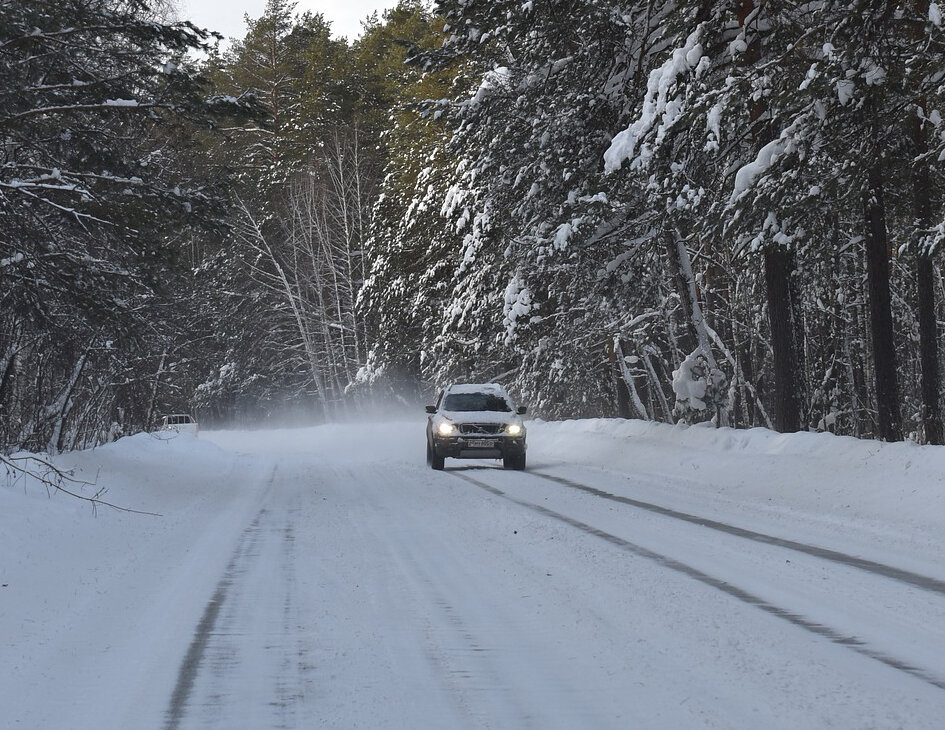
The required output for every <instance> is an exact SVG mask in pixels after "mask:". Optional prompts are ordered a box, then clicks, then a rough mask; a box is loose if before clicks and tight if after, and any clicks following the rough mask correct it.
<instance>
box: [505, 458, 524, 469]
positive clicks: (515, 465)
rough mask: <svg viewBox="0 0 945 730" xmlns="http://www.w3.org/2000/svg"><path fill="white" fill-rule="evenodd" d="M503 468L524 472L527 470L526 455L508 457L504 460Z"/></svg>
mask: <svg viewBox="0 0 945 730" xmlns="http://www.w3.org/2000/svg"><path fill="white" fill-rule="evenodd" d="M502 466H503V467H505V468H506V469H515V470H516V471H523V470H524V469H525V454H518V455H517V456H506V457H505V458H504V459H502Z"/></svg>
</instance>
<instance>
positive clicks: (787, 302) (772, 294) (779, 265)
mask: <svg viewBox="0 0 945 730" xmlns="http://www.w3.org/2000/svg"><path fill="white" fill-rule="evenodd" d="M764 256H765V286H766V289H767V298H768V319H769V320H770V323H771V347H772V350H773V351H774V425H775V428H776V429H777V430H778V431H780V432H781V433H794V432H795V431H800V429H801V408H800V392H799V391H800V383H801V378H800V377H798V376H799V374H800V372H799V368H800V362H801V359H800V357H799V356H798V346H797V345H798V342H797V339H798V338H797V336H796V334H797V329H798V328H797V326H796V317H795V316H794V306H793V302H794V296H793V294H794V287H793V283H792V278H793V275H794V253H793V251H789V250H788V249H784V248H780V247H778V248H774V247H770V248H767V249H765V254H764Z"/></svg>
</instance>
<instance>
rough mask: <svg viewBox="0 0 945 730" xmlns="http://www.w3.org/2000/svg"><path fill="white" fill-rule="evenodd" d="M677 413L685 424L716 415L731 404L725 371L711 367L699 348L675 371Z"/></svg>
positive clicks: (674, 385) (708, 418) (674, 386)
mask: <svg viewBox="0 0 945 730" xmlns="http://www.w3.org/2000/svg"><path fill="white" fill-rule="evenodd" d="M673 392H674V393H675V394H676V408H675V415H676V417H677V418H678V419H679V420H680V421H681V422H683V423H699V422H701V421H708V420H710V419H713V418H715V417H716V415H717V414H718V413H719V411H720V410H722V409H724V408H726V407H727V405H728V388H727V386H726V378H725V373H723V372H722V371H721V370H719V369H718V368H717V367H712V366H711V364H710V362H709V358H707V357H706V355H705V353H704V352H703V351H702V348H701V347H697V348H696V349H695V350H694V351H693V352H692V353H691V354H690V355H689V357H687V358H686V359H685V360H683V361H682V363H680V365H679V369H678V370H674V371H673Z"/></svg>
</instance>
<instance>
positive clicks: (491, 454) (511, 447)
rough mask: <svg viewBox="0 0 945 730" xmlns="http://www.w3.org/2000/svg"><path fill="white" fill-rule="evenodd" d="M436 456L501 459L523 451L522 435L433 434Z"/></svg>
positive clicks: (520, 453)
mask: <svg viewBox="0 0 945 730" xmlns="http://www.w3.org/2000/svg"><path fill="white" fill-rule="evenodd" d="M433 450H434V452H435V453H436V455H437V456H438V457H441V458H445V457H447V456H448V457H450V458H451V459H502V458H505V457H507V456H520V455H522V454H524V453H525V437H524V436H475V437H474V436H434V437H433Z"/></svg>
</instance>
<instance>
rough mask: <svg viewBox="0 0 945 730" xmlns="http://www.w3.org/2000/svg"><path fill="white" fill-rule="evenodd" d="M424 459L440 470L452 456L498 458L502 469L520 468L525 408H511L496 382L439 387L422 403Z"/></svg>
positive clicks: (509, 402)
mask: <svg viewBox="0 0 945 730" xmlns="http://www.w3.org/2000/svg"><path fill="white" fill-rule="evenodd" d="M427 413H429V414H430V416H429V418H427V463H428V464H429V465H430V466H431V467H432V468H434V469H442V468H443V466H444V463H445V461H446V457H450V458H452V459H502V464H503V466H504V467H505V468H506V469H524V468H525V424H524V423H523V422H522V416H523V415H524V414H525V408H524V407H519V408H516V407H515V405H514V403H513V402H512V399H511V398H510V397H509V394H508V393H506V392H505V388H503V387H502V386H501V385H498V384H496V383H470V384H464V385H451V386H449V387H447V388H444V389H443V390H442V391H441V392H440V395H439V397H438V398H437V399H436V404H435V405H430V406H427Z"/></svg>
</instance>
